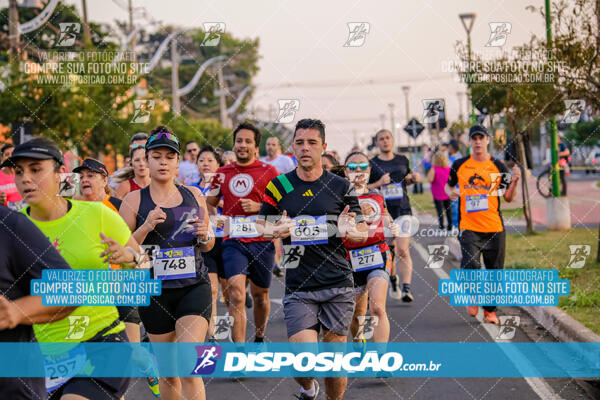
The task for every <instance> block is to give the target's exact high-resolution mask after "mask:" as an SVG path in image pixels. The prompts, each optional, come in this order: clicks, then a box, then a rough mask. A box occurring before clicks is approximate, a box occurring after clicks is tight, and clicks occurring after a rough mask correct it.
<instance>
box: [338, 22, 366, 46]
mask: <svg viewBox="0 0 600 400" xmlns="http://www.w3.org/2000/svg"><path fill="white" fill-rule="evenodd" d="M370 31H371V24H370V23H368V22H348V40H346V43H344V47H360V46H362V45H363V44H365V40H366V39H367V34H368V33H369V32H370Z"/></svg>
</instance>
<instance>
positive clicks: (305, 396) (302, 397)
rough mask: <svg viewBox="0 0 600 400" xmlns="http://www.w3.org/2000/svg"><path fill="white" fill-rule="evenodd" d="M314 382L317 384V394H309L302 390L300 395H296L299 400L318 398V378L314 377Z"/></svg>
mask: <svg viewBox="0 0 600 400" xmlns="http://www.w3.org/2000/svg"><path fill="white" fill-rule="evenodd" d="M313 382H314V383H313V385H315V395H314V396H309V395H307V394H306V393H302V392H300V394H299V395H297V394H296V395H295V396H296V398H297V399H298V400H315V399H316V398H317V395H318V394H319V382H317V380H316V379H313Z"/></svg>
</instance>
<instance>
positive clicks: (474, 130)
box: [469, 124, 490, 138]
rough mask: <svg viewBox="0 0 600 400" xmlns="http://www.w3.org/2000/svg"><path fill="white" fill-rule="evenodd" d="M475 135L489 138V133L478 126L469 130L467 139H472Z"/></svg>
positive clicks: (481, 126) (483, 127)
mask: <svg viewBox="0 0 600 400" xmlns="http://www.w3.org/2000/svg"><path fill="white" fill-rule="evenodd" d="M475 134H479V135H483V136H490V133H489V132H488V131H487V129H485V126H483V125H479V124H477V125H473V126H472V127H471V129H469V138H472V137H473V135H475Z"/></svg>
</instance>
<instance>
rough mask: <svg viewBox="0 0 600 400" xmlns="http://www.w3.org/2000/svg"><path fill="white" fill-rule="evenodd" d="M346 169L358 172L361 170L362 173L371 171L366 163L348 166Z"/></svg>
mask: <svg viewBox="0 0 600 400" xmlns="http://www.w3.org/2000/svg"><path fill="white" fill-rule="evenodd" d="M346 168H348V169H349V170H350V171H356V170H357V169H360V170H361V171H366V170H368V169H369V163H367V162H364V163H360V164H357V163H350V164H348V165H346Z"/></svg>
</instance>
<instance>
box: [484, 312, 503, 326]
mask: <svg viewBox="0 0 600 400" xmlns="http://www.w3.org/2000/svg"><path fill="white" fill-rule="evenodd" d="M483 316H484V317H485V322H487V323H489V324H496V325H498V324H500V321H499V320H498V317H497V316H496V313H495V312H493V311H485V310H483Z"/></svg>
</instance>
